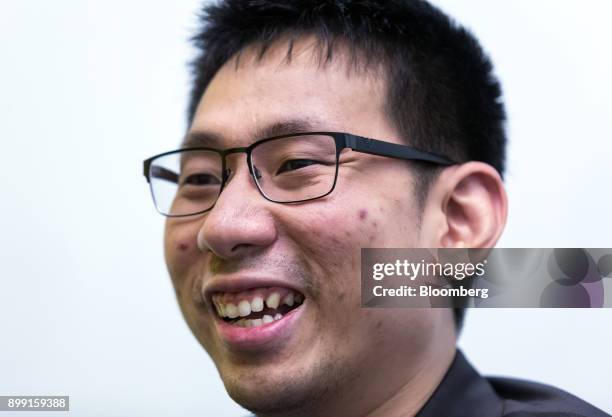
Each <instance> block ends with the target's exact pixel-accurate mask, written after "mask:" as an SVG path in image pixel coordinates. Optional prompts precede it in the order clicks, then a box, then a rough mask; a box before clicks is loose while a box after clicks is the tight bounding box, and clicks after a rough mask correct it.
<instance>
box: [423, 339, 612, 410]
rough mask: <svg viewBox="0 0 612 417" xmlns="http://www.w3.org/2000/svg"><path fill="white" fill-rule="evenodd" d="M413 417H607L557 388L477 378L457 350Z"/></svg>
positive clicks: (526, 382)
mask: <svg viewBox="0 0 612 417" xmlns="http://www.w3.org/2000/svg"><path fill="white" fill-rule="evenodd" d="M416 417H610V415H608V414H606V413H604V412H603V411H601V410H599V409H598V408H595V407H593V406H592V405H590V404H588V403H586V402H584V401H582V400H581V399H579V398H576V397H574V396H573V395H571V394H568V393H567V392H565V391H562V390H560V389H558V388H554V387H551V386H548V385H543V384H538V383H536V382H531V381H524V380H519V379H511V378H485V377H483V376H481V375H480V374H479V373H478V372H476V370H475V369H474V368H473V367H472V366H471V365H470V363H469V362H468V361H467V360H466V359H465V356H463V354H462V353H461V351H459V350H457V353H456V355H455V359H454V360H453V363H452V364H451V366H450V368H449V370H448V371H447V373H446V375H445V376H444V379H443V380H442V382H441V383H440V385H438V388H436V390H435V391H434V393H433V395H432V396H431V397H430V398H429V400H428V401H427V402H426V403H425V406H424V407H423V408H422V409H421V410H420V411H419V412H418V414H417V416H416Z"/></svg>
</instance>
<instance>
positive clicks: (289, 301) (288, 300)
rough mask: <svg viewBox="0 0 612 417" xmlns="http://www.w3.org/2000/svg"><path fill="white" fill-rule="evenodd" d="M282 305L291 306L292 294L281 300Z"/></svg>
mask: <svg viewBox="0 0 612 417" xmlns="http://www.w3.org/2000/svg"><path fill="white" fill-rule="evenodd" d="M283 303H284V304H287V305H288V306H289V307H291V306H293V293H292V292H290V293H289V294H287V295H286V296H285V298H283Z"/></svg>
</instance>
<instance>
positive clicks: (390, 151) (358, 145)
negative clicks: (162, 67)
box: [143, 132, 457, 217]
mask: <svg viewBox="0 0 612 417" xmlns="http://www.w3.org/2000/svg"><path fill="white" fill-rule="evenodd" d="M313 135H324V136H331V137H332V138H333V139H334V141H335V143H336V172H335V174H334V182H333V184H332V186H331V189H330V190H329V191H328V192H327V193H325V194H322V195H320V196H317V197H312V198H307V199H304V200H296V201H277V200H273V199H271V198H269V197H268V196H267V195H266V194H265V193H264V191H263V190H262V189H261V187H260V185H259V183H258V182H257V176H256V173H255V169H254V167H253V162H252V159H251V155H252V152H253V149H255V148H256V147H257V146H258V145H261V144H262V143H266V142H269V141H272V140H278V139H283V138H293V137H299V136H313ZM347 148H348V149H351V150H352V151H355V152H361V153H366V154H370V155H376V156H385V157H389V158H395V159H403V160H406V161H423V162H429V163H432V164H436V165H441V166H450V165H455V164H457V162H455V161H453V160H452V159H449V158H447V157H445V156H442V155H438V154H435V153H431V152H426V151H422V150H420V149H416V148H413V147H411V146H407V145H400V144H397V143H392V142H385V141H382V140H378V139H371V138H366V137H363V136H358V135H353V134H351V133H344V132H300V133H291V134H285V135H278V136H272V137H269V138H265V139H260V140H258V141H256V142H253V143H252V144H250V145H249V146H246V147H238V148H229V149H224V150H221V149H216V148H209V147H189V148H181V149H176V150H173V151H169V152H164V153H160V154H157V155H154V156H152V157H150V158H148V159H145V160H144V161H143V173H144V176H145V178H146V180H147V182H148V183H149V187H150V190H151V196H152V197H153V202H154V203H155V208H156V209H157V211H158V212H159V213H160V214H162V215H163V216H166V217H187V216H195V215H198V214H203V213H206V212H207V211H209V210H212V208H213V207H214V206H215V204H213V205H212V206H211V207H209V208H207V209H206V210H202V211H198V212H196V213H189V214H166V213H162V212H161V211H159V208H158V207H157V201H156V200H155V192H154V191H153V185H152V183H151V165H152V164H153V161H154V160H155V159H157V158H160V157H163V156H167V155H172V154H176V153H180V152H185V151H210V152H215V153H217V154H219V156H220V158H221V170H222V171H221V172H222V179H221V187H220V188H219V194H218V195H217V199H218V197H219V195H221V192H222V191H223V188H224V187H225V184H226V182H227V179H228V177H229V173H230V171H229V169H228V168H227V163H226V156H227V155H230V154H234V153H246V155H247V165H248V168H249V172H250V174H251V177H252V178H253V179H254V181H255V185H256V186H257V189H258V190H259V193H260V194H261V196H262V197H263V198H265V199H266V200H268V201H271V202H273V203H279V204H294V203H303V202H306V201H312V200H317V199H319V198H323V197H325V196H327V195H329V194H331V193H332V192H333V191H334V189H335V188H336V182H337V180H338V166H339V162H340V153H341V152H342V151H343V150H344V149H347ZM160 169H161V170H163V171H164V172H159V174H160V175H159V177H163V178H166V179H168V180H170V181H175V180H176V181H177V182H178V176H177V175H176V174H175V173H173V172H170V171H167V172H166V170H165V169H163V168H160ZM216 201H217V200H216V199H215V203H216Z"/></svg>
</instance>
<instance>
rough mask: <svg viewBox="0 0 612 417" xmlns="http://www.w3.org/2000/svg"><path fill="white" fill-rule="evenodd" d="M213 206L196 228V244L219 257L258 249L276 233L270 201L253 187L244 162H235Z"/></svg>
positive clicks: (241, 255)
mask: <svg viewBox="0 0 612 417" xmlns="http://www.w3.org/2000/svg"><path fill="white" fill-rule="evenodd" d="M237 165H239V166H237V167H236V169H235V170H233V171H234V172H233V173H232V175H231V176H230V178H229V180H228V182H227V183H226V184H225V187H224V188H223V191H222V192H221V195H220V196H219V198H218V200H217V202H216V203H215V206H214V207H213V208H212V210H210V211H209V212H208V213H206V215H205V216H204V219H203V222H202V225H201V226H200V229H199V230H198V237H197V241H198V248H199V249H200V250H201V251H202V252H206V251H210V252H212V253H214V254H215V255H216V256H218V257H219V258H221V259H228V260H230V259H237V258H241V257H245V256H247V255H249V254H252V253H255V252H258V251H261V250H263V249H265V248H267V247H268V246H270V245H271V244H272V243H273V242H274V241H275V240H276V237H277V230H276V225H275V222H274V218H273V216H272V213H271V212H270V211H269V210H268V208H269V205H271V204H273V203H270V202H268V201H267V200H265V199H264V198H263V197H262V196H261V195H260V194H259V190H258V189H257V185H256V184H255V183H254V181H253V178H252V177H251V174H250V173H249V171H248V168H247V164H246V163H241V164H237Z"/></svg>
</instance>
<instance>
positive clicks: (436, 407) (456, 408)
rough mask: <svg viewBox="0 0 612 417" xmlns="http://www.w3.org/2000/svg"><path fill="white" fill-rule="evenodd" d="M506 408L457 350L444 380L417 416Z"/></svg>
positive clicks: (493, 416)
mask: <svg viewBox="0 0 612 417" xmlns="http://www.w3.org/2000/svg"><path fill="white" fill-rule="evenodd" d="M502 411H503V405H502V400H501V399H500V398H499V397H498V396H497V394H496V393H495V391H494V390H493V387H491V385H490V384H489V382H488V381H487V380H486V379H485V378H483V377H482V376H481V375H480V374H479V373H478V372H476V370H475V369H474V368H473V367H472V365H470V363H469V362H468V361H467V359H466V358H465V356H463V353H461V351H460V350H457V351H456V353H455V358H454V359H453V362H452V364H451V366H450V368H449V369H448V371H447V372H446V375H444V378H443V379H442V382H440V385H438V387H437V388H436V390H435V391H434V393H433V395H432V396H431V397H430V398H429V400H427V402H426V403H425V405H424V406H423V408H421V410H420V411H419V412H418V413H417V415H416V417H441V416H444V417H468V416H490V417H498V416H501V415H502Z"/></svg>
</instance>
